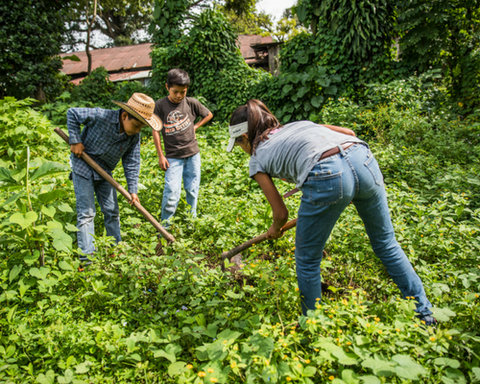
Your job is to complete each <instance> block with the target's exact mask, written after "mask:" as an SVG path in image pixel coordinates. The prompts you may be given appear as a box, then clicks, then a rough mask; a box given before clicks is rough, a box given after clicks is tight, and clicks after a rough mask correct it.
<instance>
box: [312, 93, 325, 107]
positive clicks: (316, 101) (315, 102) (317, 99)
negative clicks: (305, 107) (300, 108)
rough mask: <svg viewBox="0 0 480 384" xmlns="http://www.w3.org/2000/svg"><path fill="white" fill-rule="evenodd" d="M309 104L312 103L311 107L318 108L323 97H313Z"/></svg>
mask: <svg viewBox="0 0 480 384" xmlns="http://www.w3.org/2000/svg"><path fill="white" fill-rule="evenodd" d="M310 102H311V103H312V105H313V106H314V107H315V108H320V106H321V105H322V103H323V96H322V95H319V96H315V97H313V98H312V100H311V101H310Z"/></svg>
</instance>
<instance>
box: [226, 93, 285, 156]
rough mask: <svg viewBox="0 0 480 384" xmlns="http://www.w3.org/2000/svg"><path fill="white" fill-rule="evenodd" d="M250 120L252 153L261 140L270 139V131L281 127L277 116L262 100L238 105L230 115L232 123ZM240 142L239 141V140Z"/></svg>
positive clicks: (249, 134)
mask: <svg viewBox="0 0 480 384" xmlns="http://www.w3.org/2000/svg"><path fill="white" fill-rule="evenodd" d="M245 121H247V122H248V142H249V143H250V146H251V147H252V153H253V154H255V149H256V148H257V146H258V144H259V143H260V142H261V141H264V140H268V133H269V132H270V131H271V130H272V129H275V128H278V127H281V126H282V125H281V124H280V123H279V121H278V120H277V118H276V117H275V116H274V115H273V113H272V112H270V110H269V109H268V108H267V106H266V105H265V104H263V103H262V102H261V101H260V100H254V99H252V100H248V101H247V104H245V105H242V106H241V107H238V108H237V109H236V110H235V111H234V112H233V113H232V116H231V117H230V125H236V124H240V123H243V122H245ZM237 142H238V141H237Z"/></svg>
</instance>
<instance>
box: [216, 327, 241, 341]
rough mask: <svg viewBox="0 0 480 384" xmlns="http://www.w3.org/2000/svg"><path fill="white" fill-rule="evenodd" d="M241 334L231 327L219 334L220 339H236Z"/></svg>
mask: <svg viewBox="0 0 480 384" xmlns="http://www.w3.org/2000/svg"><path fill="white" fill-rule="evenodd" d="M240 335H241V333H240V332H237V331H232V330H230V329H225V330H224V331H222V332H220V333H219V334H218V335H217V339H218V340H229V341H234V340H236V339H237V338H238V337H239V336H240Z"/></svg>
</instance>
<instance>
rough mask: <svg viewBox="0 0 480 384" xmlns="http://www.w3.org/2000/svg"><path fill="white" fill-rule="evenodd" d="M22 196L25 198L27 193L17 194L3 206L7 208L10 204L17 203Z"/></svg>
mask: <svg viewBox="0 0 480 384" xmlns="http://www.w3.org/2000/svg"><path fill="white" fill-rule="evenodd" d="M22 196H25V192H20V193H17V194H15V195H13V196H11V197H9V198H8V199H7V200H5V202H4V203H3V204H2V205H1V206H2V207H5V206H6V205H8V204H12V203H14V202H15V201H17V200H18V199H19V198H21V197H22Z"/></svg>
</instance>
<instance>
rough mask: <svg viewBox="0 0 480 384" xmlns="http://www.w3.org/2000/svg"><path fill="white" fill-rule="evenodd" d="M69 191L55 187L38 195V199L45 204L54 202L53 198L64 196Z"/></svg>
mask: <svg viewBox="0 0 480 384" xmlns="http://www.w3.org/2000/svg"><path fill="white" fill-rule="evenodd" d="M66 193H67V192H65V191H64V190H63V189H54V190H53V191H51V192H47V193H42V194H40V195H38V199H39V200H40V201H41V202H43V204H48V203H50V202H52V201H53V200H56V199H58V198H60V197H62V196H65V195H66Z"/></svg>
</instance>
